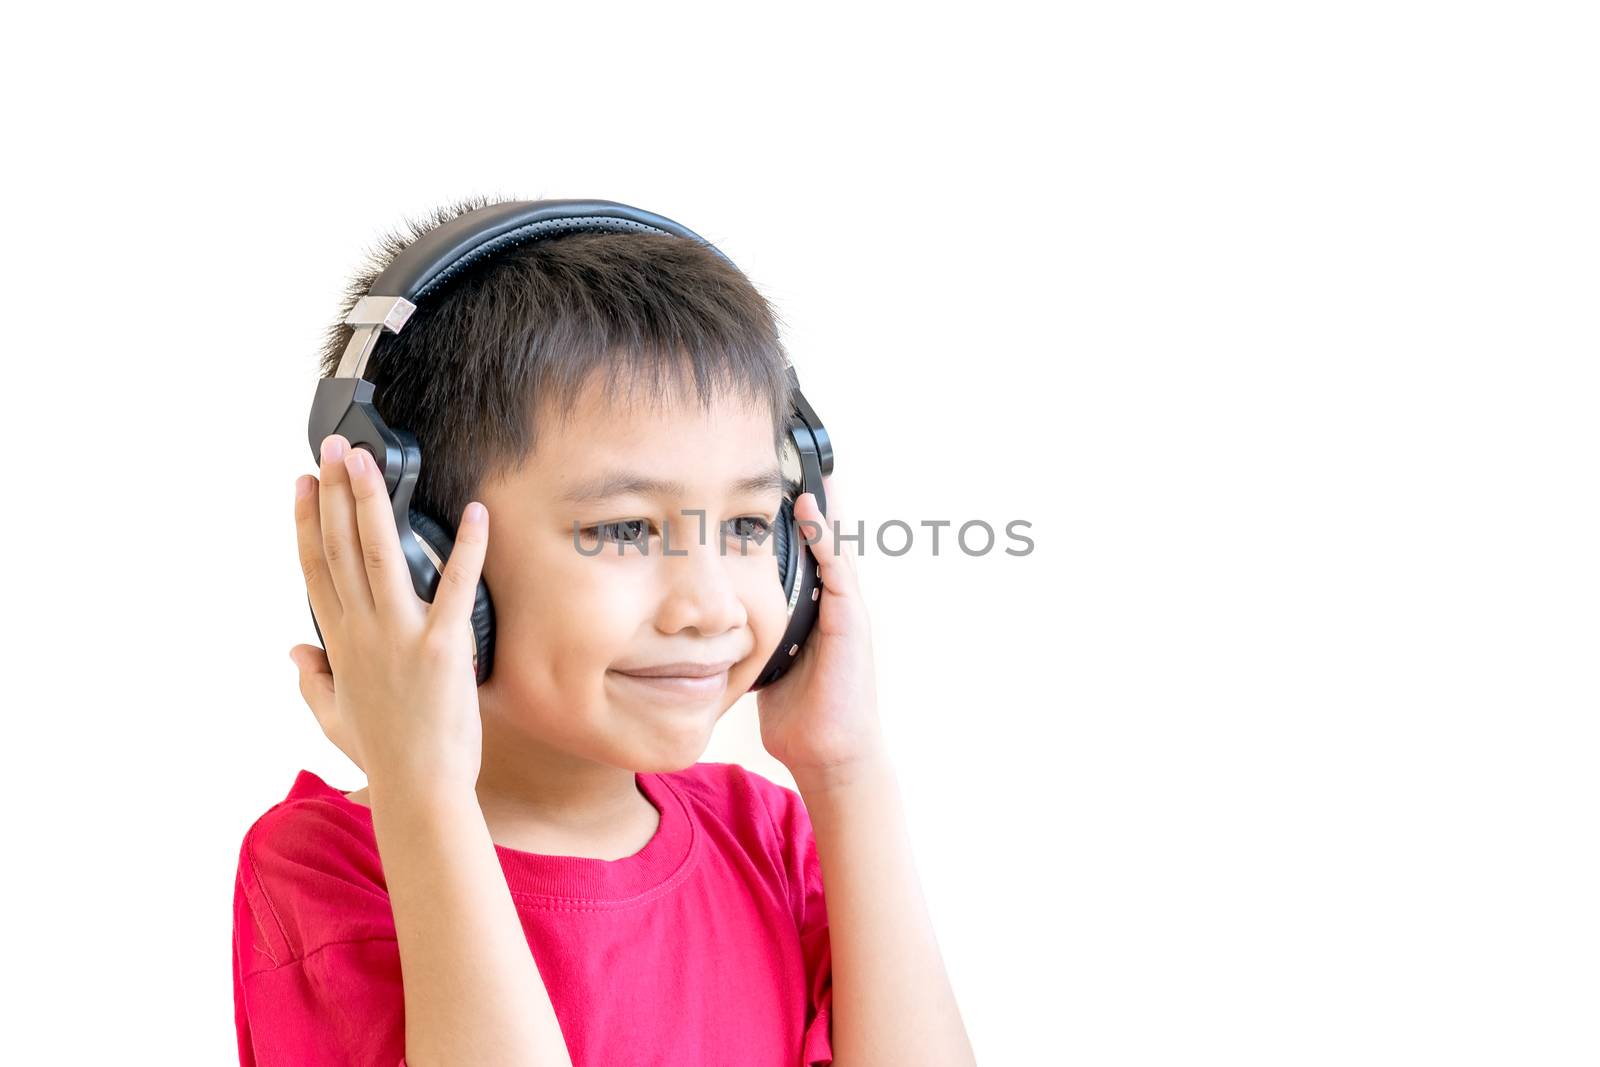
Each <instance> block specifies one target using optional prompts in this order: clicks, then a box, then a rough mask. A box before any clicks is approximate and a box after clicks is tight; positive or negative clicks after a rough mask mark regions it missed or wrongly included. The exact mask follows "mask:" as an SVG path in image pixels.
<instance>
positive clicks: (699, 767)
mask: <svg viewBox="0 0 1600 1067" xmlns="http://www.w3.org/2000/svg"><path fill="white" fill-rule="evenodd" d="M635 778H636V780H637V781H638V783H639V788H640V790H641V791H642V792H643V793H644V795H645V796H646V797H648V798H649V799H650V802H651V803H652V804H654V805H655V807H656V808H657V810H658V811H660V813H661V822H660V825H659V826H658V827H657V829H656V833H655V836H654V837H652V838H651V839H650V841H649V842H648V843H647V844H646V845H645V846H644V848H643V849H641V850H640V851H639V852H637V853H635V854H634V855H632V856H628V857H625V858H623V859H619V860H601V859H589V858H581V857H576V856H546V855H541V854H538V853H533V852H521V851H518V850H516V849H510V848H505V847H503V846H501V845H495V852H496V853H497V854H498V856H499V859H500V865H501V867H502V868H503V869H504V870H505V874H506V883H507V885H508V887H509V888H510V890H511V897H512V899H513V900H514V901H515V902H516V906H517V912H518V914H519V915H520V916H521V918H522V928H523V932H524V933H525V934H526V935H527V938H528V946H529V948H530V950H531V951H532V952H533V958H534V961H535V964H536V965H537V966H538V968H539V975H540V977H541V978H542V979H543V981H544V985H545V989H546V990H547V991H548V992H549V994H550V1001H551V1004H552V1005H553V1006H554V1008H555V1013H556V1018H557V1020H558V1021H559V1022H560V1024H561V1033H562V1035H563V1037H565V1039H566V1043H567V1049H568V1051H569V1053H570V1055H571V1056H572V1062H573V1064H574V1067H585V1065H591V1064H592V1065H602V1064H604V1065H614V1064H669V1063H670V1064H690V1063H692V1064H740V1065H749V1067H761V1065H765V1064H771V1065H773V1067H779V1065H781V1067H796V1065H800V1067H810V1065H813V1064H829V1063H832V1062H833V1050H832V1035H831V1032H830V1026H829V1009H830V1007H831V1005H832V1000H833V982H832V955H831V953H830V951H829V946H828V916H827V909H826V907H825V905H824V902H823V894H822V869H821V866H820V865H819V863H818V861H817V851H816V841H815V839H814V838H813V836H812V830H811V820H810V817H809V816H808V815H807V813H806V809H805V807H804V805H803V804H802V802H801V799H800V795H799V794H798V793H796V792H795V791H794V790H792V789H789V788H786V787H784V786H780V785H778V784H776V783H774V782H772V781H770V780H768V779H766V778H763V777H762V776H761V775H759V774H756V773H755V772H753V771H748V770H746V769H744V768H743V767H740V766H739V765H738V764H733V763H697V764H695V765H694V766H693V767H690V768H688V769H687V770H683V771H677V772H674V773H671V774H638V775H636V776H635ZM233 996H234V1021H235V1024H236V1026H237V1029H238V1033H239V1061H240V1063H241V1064H243V1065H244V1067H290V1065H293V1067H318V1065H321V1064H338V1065H339V1067H350V1065H358V1067H365V1065H369V1064H370V1065H374V1067H399V1065H403V1063H404V1057H405V1000H404V995H403V992H402V989H401V983H400V953H399V944H398V942H397V941H396V940H395V928H394V916H393V913H392V912H391V910H390V907H389V895H388V891H387V887H386V885H385V882H384V878H383V867H382V865H381V864H380V862H379V858H378V847H377V840H376V838H375V837H374V835H373V830H372V811H371V809H370V808H368V807H366V806H364V805H361V804H357V803H356V802H355V801H353V800H351V799H349V798H348V797H346V796H345V795H344V791H343V790H338V789H334V788H333V787H332V786H330V785H328V784H327V783H326V782H324V781H323V780H322V779H321V778H319V777H317V776H316V775H315V774H312V773H311V772H310V771H304V770H303V771H301V772H300V773H299V775H298V776H297V777H296V779H295V782H294V787H293V788H292V789H290V790H289V795H288V796H287V797H285V798H284V800H283V801H282V802H281V803H279V804H275V805H274V806H273V807H272V808H270V809H269V810H268V811H267V813H266V814H265V815H263V816H261V818H260V819H258V820H257V821H256V822H255V824H254V825H253V826H251V827H250V829H249V831H248V832H247V833H246V834H245V837H244V843H243V845H242V846H241V848H240V850H239V873H238V878H237V881H236V882H235V887H234V903H233Z"/></svg>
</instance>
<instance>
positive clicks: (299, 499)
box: [294, 474, 344, 632]
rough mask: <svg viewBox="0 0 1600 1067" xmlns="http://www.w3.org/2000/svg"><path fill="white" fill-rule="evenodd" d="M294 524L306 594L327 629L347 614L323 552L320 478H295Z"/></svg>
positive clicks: (323, 626) (306, 476)
mask: <svg viewBox="0 0 1600 1067" xmlns="http://www.w3.org/2000/svg"><path fill="white" fill-rule="evenodd" d="M294 488H295V498H294V527H295V537H296V539H297V540H298V541H299V545H300V570H301V572H302V573H303V574H304V575H305V579H306V594H307V595H308V596H309V597H310V598H311V611H312V612H313V613H314V614H315V615H316V617H317V625H318V627H320V628H321V629H322V630H323V631H324V632H326V631H327V629H328V627H329V626H331V625H335V624H337V623H338V621H339V619H340V617H341V616H342V615H343V614H344V608H343V605H342V604H341V603H340V601H339V591H338V590H337V589H336V588H334V585H333V575H331V574H330V573H329V572H328V562H327V560H326V559H324V558H323V555H322V519H321V514H320V513H321V508H320V506H319V505H318V502H317V496H318V493H317V480H316V479H315V478H313V477H312V476H311V475H309V474H306V475H302V476H301V477H300V478H298V479H297V480H296V481H295V486H294Z"/></svg>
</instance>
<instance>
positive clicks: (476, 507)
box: [467, 500, 483, 522]
mask: <svg viewBox="0 0 1600 1067" xmlns="http://www.w3.org/2000/svg"><path fill="white" fill-rule="evenodd" d="M467 521H468V522H482V521H483V505H482V504H480V503H478V502H477V501H476V500H474V501H473V502H472V503H470V504H468V505H467Z"/></svg>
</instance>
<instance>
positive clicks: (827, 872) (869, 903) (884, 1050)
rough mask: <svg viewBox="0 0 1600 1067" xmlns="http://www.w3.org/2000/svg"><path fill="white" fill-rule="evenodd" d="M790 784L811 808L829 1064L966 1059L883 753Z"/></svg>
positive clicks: (852, 1066) (967, 1049)
mask: <svg viewBox="0 0 1600 1067" xmlns="http://www.w3.org/2000/svg"><path fill="white" fill-rule="evenodd" d="M795 785H796V786H798V787H799V791H800V796H801V798H802V799H803V800H804V801H805V805H806V810H807V811H808V812H809V813H810V815H811V823H812V828H813V830H814V832H815V834H816V842H817V858H818V859H819V860H820V861H821V864H822V879H823V883H824V886H825V887H826V892H827V902H828V903H827V907H828V927H829V930H828V937H829V941H830V943H831V945H832V953H833V1020H832V1021H833V1048H834V1052H835V1059H834V1067H864V1065H867V1064H900V1063H915V1064H919V1065H927V1067H939V1065H950V1067H955V1065H957V1064H963V1065H969V1064H973V1063H975V1062H976V1061H975V1060H974V1058H973V1054H972V1045H971V1043H970V1042H969V1041H968V1039H967V1032H966V1029H965V1027H964V1026H963V1025H962V1022H961V1012H960V1009H959V1008H958V1007H957V1005H956V999H955V994H954V992H953V991H952V990H951V988H950V980H949V979H948V978H947V977H946V975H945V970H944V962H943V960H942V959H941V958H940V956H939V946H938V943H937V941H936V940H935V938H934V932H933V923H932V921H931V920H930V919H929V917H928V909H927V904H926V903H925V902H924V900H923V897H922V887H921V885H920V884H919V883H918V880H917V873H916V869H915V867H914V865H913V863H912V857H911V842H910V838H909V836H908V834H907V832H906V824H905V813H904V810H903V809H902V807H901V802H900V787H899V783H898V782H897V781H896V780H895V776H894V771H893V768H892V767H891V765H890V764H889V761H888V759H887V758H886V757H878V758H875V759H872V760H870V761H867V762H865V763H863V764H862V765H861V766H859V767H857V768H854V769H853V770H852V771H851V773H849V774H848V775H847V776H846V775H838V776H835V777H833V778H825V777H823V776H821V775H816V776H811V777H808V778H806V779H798V778H797V779H796V781H795Z"/></svg>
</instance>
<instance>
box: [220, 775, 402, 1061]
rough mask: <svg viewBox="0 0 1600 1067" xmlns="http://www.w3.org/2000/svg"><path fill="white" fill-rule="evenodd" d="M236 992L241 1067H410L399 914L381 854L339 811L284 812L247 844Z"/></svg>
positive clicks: (255, 829) (315, 807)
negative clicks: (397, 933)
mask: <svg viewBox="0 0 1600 1067" xmlns="http://www.w3.org/2000/svg"><path fill="white" fill-rule="evenodd" d="M233 989H234V1022H235V1026H236V1029H237V1032H238V1045H239V1062H240V1064H241V1065H242V1067H290V1065H294V1067H321V1065H324V1064H327V1065H330V1067H331V1065H334V1064H339V1065H358V1067H365V1065H369V1064H370V1065H373V1067H396V1065H398V1064H400V1063H402V1062H403V1059H404V1055H405V994H404V989H403V987H402V985H401V980H400V953H399V942H398V941H397V940H396V939H395V936H394V917H393V912H392V910H391V908H390V905H389V897H388V893H387V890H386V887H385V884H384V881H383V875H382V868H381V865H379V864H378V861H377V853H376V847H375V844H374V843H373V842H371V841H370V840H367V839H365V838H364V837H363V835H362V834H361V833H360V828H359V826H355V825H352V824H351V823H350V822H349V821H348V820H347V819H346V818H344V813H341V812H339V811H338V810H337V809H335V808H332V807H330V806H329V805H326V804H322V803H312V802H294V803H288V804H284V805H279V806H278V807H275V808H274V809H273V810H272V811H270V812H268V813H267V814H266V815H264V816H262V818H261V819H260V820H258V821H257V822H256V824H255V825H254V826H252V827H251V828H250V830H249V832H248V833H247V834H246V835H245V838H244V842H243V845H242V846H241V848H240V851H239V869H238V875H237V877H236V879H235V882H234V913H233Z"/></svg>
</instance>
